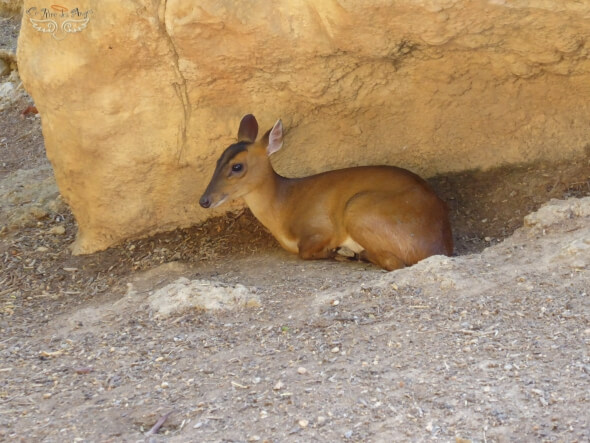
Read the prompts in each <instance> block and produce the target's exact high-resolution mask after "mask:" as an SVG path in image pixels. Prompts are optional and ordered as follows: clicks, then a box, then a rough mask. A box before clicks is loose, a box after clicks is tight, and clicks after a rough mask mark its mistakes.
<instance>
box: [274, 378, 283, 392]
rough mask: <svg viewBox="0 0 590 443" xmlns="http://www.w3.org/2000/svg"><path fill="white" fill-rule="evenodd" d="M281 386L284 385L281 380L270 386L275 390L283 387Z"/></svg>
mask: <svg viewBox="0 0 590 443" xmlns="http://www.w3.org/2000/svg"><path fill="white" fill-rule="evenodd" d="M283 386H285V385H284V384H283V382H282V381H280V380H279V381H278V382H277V383H276V384H275V385H274V386H273V387H272V388H273V390H275V391H280V390H281V389H283Z"/></svg>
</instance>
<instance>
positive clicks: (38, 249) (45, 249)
mask: <svg viewBox="0 0 590 443" xmlns="http://www.w3.org/2000/svg"><path fill="white" fill-rule="evenodd" d="M35 251H37V252H47V251H49V248H46V247H45V246H39V247H38V248H37V249H35Z"/></svg>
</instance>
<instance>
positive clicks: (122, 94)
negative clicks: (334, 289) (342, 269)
mask: <svg viewBox="0 0 590 443" xmlns="http://www.w3.org/2000/svg"><path fill="white" fill-rule="evenodd" d="M41 5H45V6H41ZM50 5H51V2H47V3H46V4H44V3H40V2H38V1H32V0H25V2H24V11H25V12H24V14H23V26H22V30H21V35H20V39H19V51H18V57H19V67H20V73H21V77H22V79H23V81H24V84H25V86H26V88H27V90H28V91H29V92H30V94H31V95H32V96H33V98H34V99H35V102H36V104H37V107H38V109H39V111H40V114H41V117H42V121H43V132H44V136H45V140H46V146H47V153H48V156H49V158H50V160H51V162H52V164H53V166H54V169H55V174H56V178H57V182H58V185H59V188H60V191H61V193H62V194H63V196H64V198H65V199H66V201H67V202H68V203H69V204H70V206H71V208H72V210H73V212H74V214H75V216H76V219H77V221H78V223H79V234H78V239H77V241H76V244H75V245H74V252H76V253H85V252H92V251H96V250H98V249H102V248H105V247H108V246H109V245H112V244H114V243H116V242H118V241H121V240H122V239H124V238H128V237H134V236H139V235H145V234H149V233H153V232H155V231H158V230H164V229H170V228H174V227H177V226H186V225H190V224H193V223H195V222H197V221H200V220H202V219H203V218H204V217H206V216H209V215H211V214H212V213H211V212H208V213H205V212H204V211H203V210H201V209H200V208H199V206H198V204H197V199H198V197H199V195H200V193H201V192H202V191H203V188H204V186H205V185H206V182H207V181H208V179H209V178H210V175H211V173H212V170H213V167H214V164H215V160H216V157H217V156H218V155H219V153H220V152H221V150H222V149H224V148H225V146H226V145H227V144H228V143H229V142H230V141H232V139H233V138H234V137H235V133H236V131H237V125H238V122H239V119H240V117H241V116H242V115H243V114H245V113H249V112H252V113H254V114H256V115H257V117H258V119H259V121H260V122H261V124H262V126H268V127H270V125H272V124H273V123H274V121H275V120H276V119H277V118H279V117H281V118H282V119H283V122H284V124H285V126H286V128H287V130H288V133H287V136H286V147H285V149H284V150H283V151H282V152H281V153H280V154H278V155H277V158H276V159H274V163H275V165H276V167H277V169H278V171H279V172H281V173H283V174H285V175H289V176H293V175H303V174H309V173H313V172H318V171H320V170H325V169H333V168H337V167H343V166H348V165H356V164H375V163H388V164H396V165H400V166H403V167H407V168H410V169H412V170H414V171H416V172H418V173H420V174H422V175H425V176H429V175H433V174H435V173H444V172H448V171H453V170H461V169H466V168H488V167H492V166H496V165H500V164H503V163H507V162H508V163H511V162H523V161H533V160H537V159H551V158H554V157H559V158H563V157H564V156H571V157H574V156H576V155H582V154H583V152H584V147H585V146H586V145H587V144H588V142H589V140H590V112H589V111H590V105H589V104H590V58H589V57H588V53H589V49H590V43H589V37H590V26H588V20H589V17H590V3H589V2H563V1H562V0H518V1H504V0H489V1H483V0H482V1H468V0H463V1H460V0H422V1H419V0H418V1H417V0H396V1H393V0H389V1H386V0H372V1H363V2H359V1H355V0H340V1H336V0H325V1H316V0H269V1H265V2H245V1H230V0H215V1H214V0H203V1H200V2H194V1H189V0H168V1H160V2H157V1H148V0H125V1H115V0H100V1H99V0H79V1H78V2H77V3H76V4H75V5H72V6H75V7H76V9H75V10H74V13H72V11H71V10H67V11H65V12H64V13H61V11H59V9H60V8H59V7H58V6H57V5H54V6H53V9H52V6H50ZM30 8H36V9H30ZM43 8H47V12H48V14H43ZM34 20H53V21H54V22H55V26H54V28H55V29H53V28H51V26H50V25H51V23H50V22H44V23H43V22H39V21H37V22H35V21H34ZM68 20H77V21H76V22H72V21H69V22H68ZM48 26H49V28H48ZM66 31H70V32H66ZM73 31H76V32H73ZM222 209H223V208H222Z"/></svg>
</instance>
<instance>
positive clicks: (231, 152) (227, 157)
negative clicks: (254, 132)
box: [216, 142, 250, 169]
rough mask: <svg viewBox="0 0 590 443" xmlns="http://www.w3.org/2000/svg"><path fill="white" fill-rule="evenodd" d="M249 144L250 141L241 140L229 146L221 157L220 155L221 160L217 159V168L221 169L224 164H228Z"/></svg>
mask: <svg viewBox="0 0 590 443" xmlns="http://www.w3.org/2000/svg"><path fill="white" fill-rule="evenodd" d="M249 144H250V143H249V142H239V143H235V144H233V145H230V146H228V147H227V149H226V150H225V151H223V154H221V157H219V160H217V168H216V169H219V168H221V167H222V166H224V165H226V164H227V163H228V162H230V161H231V159H232V158H234V157H235V156H236V155H238V154H239V153H240V152H243V151H245V150H246V149H247V147H248V145H249Z"/></svg>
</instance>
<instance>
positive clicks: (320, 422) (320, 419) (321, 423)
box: [317, 415, 326, 426]
mask: <svg viewBox="0 0 590 443" xmlns="http://www.w3.org/2000/svg"><path fill="white" fill-rule="evenodd" d="M317 423H318V425H320V426H321V425H323V424H324V423H326V417H324V416H323V415H320V416H319V417H318V420H317Z"/></svg>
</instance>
